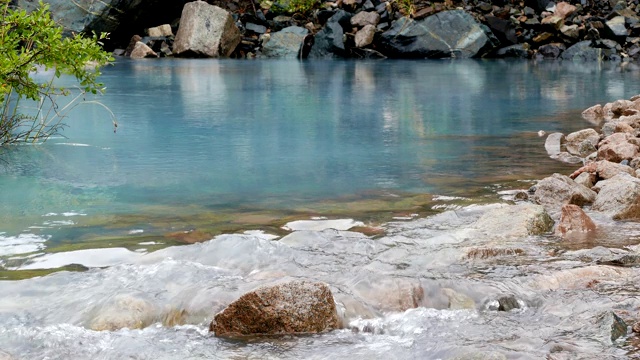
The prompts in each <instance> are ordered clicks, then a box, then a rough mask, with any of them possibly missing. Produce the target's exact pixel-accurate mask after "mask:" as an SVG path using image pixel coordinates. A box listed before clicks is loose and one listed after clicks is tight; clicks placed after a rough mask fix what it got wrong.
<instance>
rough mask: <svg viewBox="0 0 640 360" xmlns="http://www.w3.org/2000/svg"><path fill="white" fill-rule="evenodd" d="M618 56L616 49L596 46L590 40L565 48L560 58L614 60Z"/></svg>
mask: <svg viewBox="0 0 640 360" xmlns="http://www.w3.org/2000/svg"><path fill="white" fill-rule="evenodd" d="M617 56H618V52H617V51H616V50H615V49H603V48H595V47H592V46H591V41H590V40H585V41H581V42H579V43H576V44H574V45H573V46H571V47H569V48H568V49H567V50H565V51H564V52H563V53H562V55H560V58H562V59H563V60H572V61H576V60H579V61H602V60H612V59H615V58H616V57H617Z"/></svg>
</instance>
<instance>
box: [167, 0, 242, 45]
mask: <svg viewBox="0 0 640 360" xmlns="http://www.w3.org/2000/svg"><path fill="white" fill-rule="evenodd" d="M240 40H241V34H240V30H239V29H238V27H237V26H236V24H235V22H234V21H233V17H232V16H231V14H230V13H229V12H227V11H226V10H224V9H222V8H219V7H217V6H214V5H209V4H207V3H206V2H204V1H194V2H190V3H187V4H185V6H184V8H183V10H182V17H181V18H180V27H179V28H178V33H177V34H176V38H175V42H174V46H173V51H174V53H175V54H176V55H182V56H193V55H195V56H204V57H227V56H229V55H231V53H232V52H233V50H234V49H235V48H236V46H238V44H239V43H240Z"/></svg>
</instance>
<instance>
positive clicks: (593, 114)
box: [582, 104, 604, 121]
mask: <svg viewBox="0 0 640 360" xmlns="http://www.w3.org/2000/svg"><path fill="white" fill-rule="evenodd" d="M582 117H583V118H584V119H585V120H590V121H591V120H595V121H600V120H602V119H604V112H603V111H602V105H600V104H597V105H593V106H592V107H590V108H588V109H586V110H585V111H583V112H582Z"/></svg>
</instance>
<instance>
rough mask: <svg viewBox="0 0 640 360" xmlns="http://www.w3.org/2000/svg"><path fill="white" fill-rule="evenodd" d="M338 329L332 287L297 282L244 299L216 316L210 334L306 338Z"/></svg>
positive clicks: (249, 295) (259, 291)
mask: <svg viewBox="0 0 640 360" xmlns="http://www.w3.org/2000/svg"><path fill="white" fill-rule="evenodd" d="M338 327H340V319H339V318H338V314H337V311H336V304H335V302H334V300H333V295H332V294H331V290H329V287H328V286H327V285H326V284H324V283H314V282H310V281H301V280H294V281H290V282H287V283H282V284H277V285H274V286H266V287H261V288H258V289H256V290H254V291H251V292H248V293H246V294H244V295H242V296H241V297H240V298H239V299H238V300H236V301H234V302H233V303H231V304H230V305H229V306H228V307H227V308H226V309H224V310H223V311H222V312H220V313H218V314H217V315H216V316H215V318H214V320H213V321H212V322H211V325H210V326H209V331H212V332H214V333H215V335H216V336H242V335H263V334H272V335H274V334H307V333H319V332H324V331H328V330H333V329H336V328H338Z"/></svg>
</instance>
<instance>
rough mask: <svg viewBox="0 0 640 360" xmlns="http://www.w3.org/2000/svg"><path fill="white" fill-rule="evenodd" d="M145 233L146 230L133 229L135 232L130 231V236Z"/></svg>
mask: <svg viewBox="0 0 640 360" xmlns="http://www.w3.org/2000/svg"><path fill="white" fill-rule="evenodd" d="M143 232H144V230H142V229H133V230H129V235H134V234H142V233H143Z"/></svg>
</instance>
